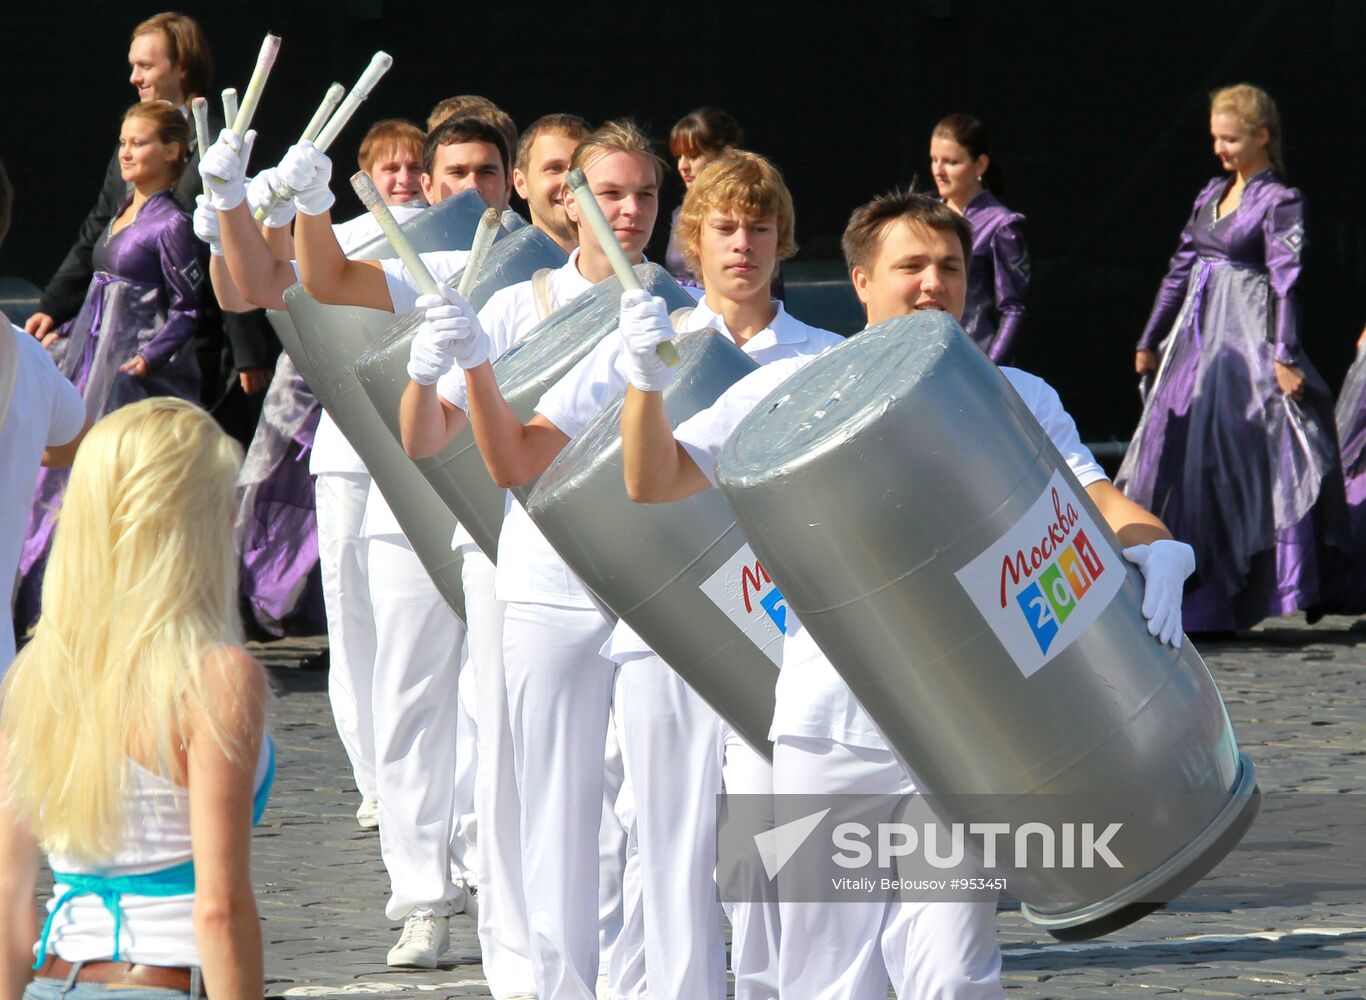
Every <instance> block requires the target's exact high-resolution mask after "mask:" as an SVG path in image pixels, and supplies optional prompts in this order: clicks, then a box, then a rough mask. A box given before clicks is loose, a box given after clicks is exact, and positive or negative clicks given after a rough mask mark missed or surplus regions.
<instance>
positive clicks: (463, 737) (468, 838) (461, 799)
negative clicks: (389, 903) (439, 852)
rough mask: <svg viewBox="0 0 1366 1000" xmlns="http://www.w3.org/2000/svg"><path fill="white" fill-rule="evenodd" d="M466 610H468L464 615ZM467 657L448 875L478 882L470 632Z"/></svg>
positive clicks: (476, 733) (462, 678) (462, 671)
mask: <svg viewBox="0 0 1366 1000" xmlns="http://www.w3.org/2000/svg"><path fill="white" fill-rule="evenodd" d="M468 613H469V612H468V611H467V612H466V614H468ZM465 643H466V645H465V649H466V658H465V663H464V665H463V666H461V668H460V696H459V697H458V698H457V699H456V714H455V794H454V798H453V799H452V802H451V813H452V815H451V877H452V878H461V879H464V880H465V882H466V883H468V884H469V885H471V886H477V885H478V884H479V818H478V813H476V812H475V809H474V776H475V775H476V774H478V773H479V728H478V724H477V723H476V722H475V718H474V714H475V711H476V706H477V705H478V701H477V692H476V690H475V689H476V688H477V687H478V685H477V684H475V682H474V671H473V670H471V669H469V663H470V660H469V655H468V651H469V633H468V631H466V635H465Z"/></svg>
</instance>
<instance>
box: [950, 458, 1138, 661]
mask: <svg viewBox="0 0 1366 1000" xmlns="http://www.w3.org/2000/svg"><path fill="white" fill-rule="evenodd" d="M1104 538H1105V536H1104V534H1103V533H1102V531H1101V529H1100V527H1099V526H1098V525H1097V524H1096V522H1095V521H1094V520H1093V519H1092V517H1091V515H1090V514H1089V513H1088V512H1087V508H1086V507H1085V506H1084V505H1083V504H1082V503H1081V501H1080V500H1078V499H1077V495H1076V493H1075V491H1074V488H1073V487H1072V485H1070V484H1069V483H1068V482H1067V480H1066V478H1065V477H1064V476H1063V474H1062V473H1061V472H1054V473H1053V477H1052V478H1051V479H1050V480H1049V482H1048V486H1047V488H1046V489H1045V490H1044V491H1043V493H1041V494H1040V495H1039V499H1038V500H1036V501H1034V503H1033V504H1032V505H1031V506H1030V508H1029V510H1028V511H1027V512H1026V513H1025V515H1024V517H1022V518H1020V520H1019V521H1017V522H1015V524H1014V526H1012V527H1011V528H1010V530H1008V531H1007V532H1006V533H1005V534H1004V535H1002V536H1001V537H1000V538H998V539H997V540H996V541H995V542H993V543H992V544H991V545H989V546H988V547H987V548H986V550H985V551H983V552H982V553H981V554H980V555H979V556H977V558H975V559H973V560H972V562H970V563H968V564H967V565H966V566H964V567H963V568H962V569H960V570H959V571H958V572H957V573H955V574H954V575H955V576H956V577H957V578H958V582H959V583H960V584H961V585H962V586H963V589H964V590H966V591H967V593H968V596H969V597H970V598H972V603H973V604H975V605H976V606H977V610H978V611H980V612H981V614H982V617H983V618H985V619H986V621H987V624H988V625H990V626H991V630H992V631H993V632H994V633H995V634H996V638H997V639H999V640H1000V642H1001V645H1002V646H1004V647H1005V650H1006V652H1007V653H1009V654H1010V657H1011V659H1012V660H1014V661H1015V664H1016V666H1018V667H1019V668H1020V672H1021V673H1023V674H1024V675H1025V676H1026V677H1029V676H1031V675H1033V674H1034V673H1035V672H1036V671H1037V670H1039V668H1041V667H1042V666H1043V665H1044V664H1045V663H1047V662H1048V661H1049V660H1051V659H1053V657H1055V656H1057V655H1058V654H1059V653H1061V652H1062V651H1063V650H1064V649H1066V648H1067V647H1068V646H1070V645H1071V644H1072V643H1073V642H1074V641H1075V640H1076V638H1077V637H1078V636H1080V635H1081V634H1082V633H1083V632H1085V631H1086V629H1087V628H1088V627H1089V626H1090V624H1091V623H1092V622H1094V621H1095V620H1096V619H1097V618H1099V617H1100V613H1101V612H1102V611H1104V610H1105V609H1106V608H1107V607H1109V606H1110V602H1111V601H1112V600H1113V599H1114V597H1115V595H1116V594H1118V593H1119V590H1120V587H1121V586H1122V585H1123V583H1124V568H1123V567H1122V566H1120V565H1119V556H1118V555H1116V554H1115V553H1114V552H1113V551H1112V550H1111V548H1110V547H1109V546H1108V545H1106V544H1105V542H1104ZM1097 543H1099V545H1097Z"/></svg>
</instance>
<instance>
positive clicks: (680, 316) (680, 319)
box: [669, 306, 697, 333]
mask: <svg viewBox="0 0 1366 1000" xmlns="http://www.w3.org/2000/svg"><path fill="white" fill-rule="evenodd" d="M696 311H697V307H696V306H680V307H679V308H677V309H675V310H674V311H673V312H671V313H669V322H670V323H672V324H673V328H674V332H675V333H687V330H686V329H685V327H686V326H687V323H688V319H689V318H690V317H691V316H692V314H693V313H694V312H696Z"/></svg>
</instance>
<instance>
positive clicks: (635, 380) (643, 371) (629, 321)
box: [620, 290, 674, 392]
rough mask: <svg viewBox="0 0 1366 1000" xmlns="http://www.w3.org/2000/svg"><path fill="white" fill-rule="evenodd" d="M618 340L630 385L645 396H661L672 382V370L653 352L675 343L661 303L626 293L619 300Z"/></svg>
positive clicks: (639, 293) (644, 295)
mask: <svg viewBox="0 0 1366 1000" xmlns="http://www.w3.org/2000/svg"><path fill="white" fill-rule="evenodd" d="M620 329H621V339H622V340H623V341H625V343H626V353H627V356H628V358H629V364H630V372H629V374H628V377H629V378H630V380H631V384H632V385H633V386H635V387H636V388H637V389H640V390H642V391H644V392H660V391H662V390H664V389H666V388H668V386H669V384H670V383H671V382H673V380H674V373H673V369H672V368H670V367H669V366H668V365H666V364H665V363H664V362H663V361H661V360H660V359H659V354H658V352H657V351H656V348H657V347H658V346H659V345H660V344H662V343H663V342H664V341H666V340H673V339H674V328H673V324H672V323H670V322H669V310H668V306H666V305H665V304H664V300H663V299H661V298H660V297H659V296H657V295H651V294H650V293H649V292H647V291H644V290H641V291H632V292H626V293H625V294H623V295H622V297H621V327H620Z"/></svg>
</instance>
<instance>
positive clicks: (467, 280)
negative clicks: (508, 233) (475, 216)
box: [456, 208, 498, 299]
mask: <svg viewBox="0 0 1366 1000" xmlns="http://www.w3.org/2000/svg"><path fill="white" fill-rule="evenodd" d="M497 235H498V209H496V208H486V209H484V214H483V216H482V217H481V218H480V219H479V228H478V229H476V230H475V231H474V243H473V245H472V246H471V247H470V256H469V259H468V260H466V261H465V270H464V272H463V273H461V275H460V287H459V288H458V289H456V291H457V293H458V294H459V295H460V297H461V298H462V299H468V298H469V297H470V292H472V291H474V282H475V279H476V278H478V277H479V272H480V271H481V270H482V269H483V267H484V258H485V257H487V256H488V255H489V249H490V248H491V247H492V246H493V240H494V237H496V236H497Z"/></svg>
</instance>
